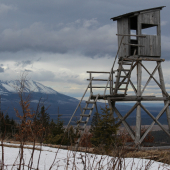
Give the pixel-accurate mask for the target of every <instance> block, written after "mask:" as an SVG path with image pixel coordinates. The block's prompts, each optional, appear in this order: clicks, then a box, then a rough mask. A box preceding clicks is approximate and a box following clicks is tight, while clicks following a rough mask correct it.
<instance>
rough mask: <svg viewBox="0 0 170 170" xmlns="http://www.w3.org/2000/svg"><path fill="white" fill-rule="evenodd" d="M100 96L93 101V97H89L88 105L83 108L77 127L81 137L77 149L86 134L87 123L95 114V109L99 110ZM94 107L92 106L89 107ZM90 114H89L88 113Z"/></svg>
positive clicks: (77, 142)
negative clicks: (93, 113) (98, 101)
mask: <svg viewBox="0 0 170 170" xmlns="http://www.w3.org/2000/svg"><path fill="white" fill-rule="evenodd" d="M98 97H99V94H98V95H97V96H96V98H95V99H94V100H93V101H91V95H90V96H89V99H88V100H87V101H86V105H85V107H84V108H83V112H82V114H81V115H80V119H79V120H78V121H77V126H76V128H77V129H78V130H79V131H80V137H79V138H78V140H77V141H76V147H78V144H79V142H80V139H81V136H82V135H83V134H84V131H85V128H86V126H87V123H88V121H89V119H90V116H91V114H92V112H93V109H94V108H96V111H97V112H98V110H97V103H96V102H97V100H98ZM89 105H92V106H89ZM87 112H88V113H87Z"/></svg>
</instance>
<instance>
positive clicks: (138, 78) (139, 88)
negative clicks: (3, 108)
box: [135, 63, 142, 147]
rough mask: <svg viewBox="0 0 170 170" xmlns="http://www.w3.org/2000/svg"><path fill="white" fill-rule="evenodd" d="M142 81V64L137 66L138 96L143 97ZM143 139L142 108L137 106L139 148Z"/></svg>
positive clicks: (137, 142)
mask: <svg viewBox="0 0 170 170" xmlns="http://www.w3.org/2000/svg"><path fill="white" fill-rule="evenodd" d="M141 79H142V67H141V65H140V63H138V64H137V96H138V97H140V96H141ZM140 138H141V107H140V105H138V106H137V111H136V136H135V144H136V146H137V147H138V146H139V145H140V143H139V141H140Z"/></svg>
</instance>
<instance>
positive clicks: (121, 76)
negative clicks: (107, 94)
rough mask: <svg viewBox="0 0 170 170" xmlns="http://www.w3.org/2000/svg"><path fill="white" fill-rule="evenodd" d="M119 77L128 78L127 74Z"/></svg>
mask: <svg viewBox="0 0 170 170" xmlns="http://www.w3.org/2000/svg"><path fill="white" fill-rule="evenodd" d="M116 77H118V76H116ZM120 77H124V78H125V77H126V78H128V77H127V76H120Z"/></svg>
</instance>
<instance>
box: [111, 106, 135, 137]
mask: <svg viewBox="0 0 170 170" xmlns="http://www.w3.org/2000/svg"><path fill="white" fill-rule="evenodd" d="M113 109H114V111H115V113H116V114H117V116H118V117H119V119H121V120H122V119H123V116H122V115H121V114H120V113H119V111H118V110H117V108H116V107H114V108H113ZM122 123H123V125H124V126H125V128H126V130H127V131H128V133H129V134H130V136H131V138H132V139H133V140H135V135H134V131H133V130H132V128H131V127H130V126H129V124H128V123H127V122H126V121H125V120H122Z"/></svg>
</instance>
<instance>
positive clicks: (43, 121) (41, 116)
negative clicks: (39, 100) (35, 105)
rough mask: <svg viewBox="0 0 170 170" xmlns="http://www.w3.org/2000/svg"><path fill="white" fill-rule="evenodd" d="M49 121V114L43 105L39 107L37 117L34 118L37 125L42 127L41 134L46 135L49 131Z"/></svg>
mask: <svg viewBox="0 0 170 170" xmlns="http://www.w3.org/2000/svg"><path fill="white" fill-rule="evenodd" d="M49 121H50V116H49V114H48V113H47V112H46V110H45V107H44V106H42V107H41V111H40V112H39V113H38V115H37V118H36V119H35V120H34V122H36V124H37V125H39V126H41V127H42V128H43V129H44V134H43V136H46V135H47V134H48V131H49Z"/></svg>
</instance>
